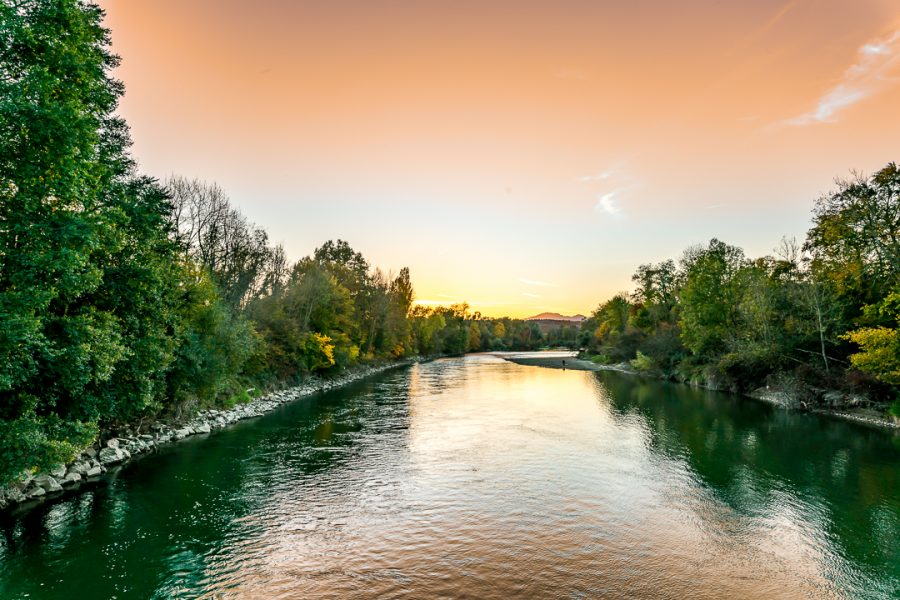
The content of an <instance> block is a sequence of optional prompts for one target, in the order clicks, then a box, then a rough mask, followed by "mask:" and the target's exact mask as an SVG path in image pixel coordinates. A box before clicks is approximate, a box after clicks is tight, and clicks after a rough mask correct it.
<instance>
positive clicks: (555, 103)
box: [102, 0, 900, 317]
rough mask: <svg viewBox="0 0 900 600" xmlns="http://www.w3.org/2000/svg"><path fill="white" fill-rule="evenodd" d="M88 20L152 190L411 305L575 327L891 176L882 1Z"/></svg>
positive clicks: (898, 15) (280, 8) (166, 4)
mask: <svg viewBox="0 0 900 600" xmlns="http://www.w3.org/2000/svg"><path fill="white" fill-rule="evenodd" d="M102 5H103V6H104V8H105V9H106V10H107V12H108V18H107V26H109V27H110V28H111V29H112V31H113V32H114V35H113V49H114V50H115V51H116V52H117V53H118V54H120V55H121V57H122V60H123V64H122V66H121V67H120V68H119V69H118V71H117V75H118V76H119V77H120V78H121V79H122V80H123V81H124V82H125V85H126V89H127V91H126V95H125V98H124V101H123V102H122V104H121V109H120V113H121V114H122V116H124V117H125V118H126V119H127V121H128V123H129V125H130V126H131V129H132V135H133V138H134V141H135V146H134V156H135V157H136V158H137V159H138V161H139V162H140V165H141V168H142V170H143V171H144V172H147V173H149V174H151V175H154V176H157V177H161V178H162V177H166V176H168V175H170V174H172V173H177V174H182V175H185V176H189V177H199V178H201V179H204V180H208V181H215V182H217V183H219V184H220V185H221V186H222V187H223V188H224V189H225V190H226V191H227V192H228V193H229V195H230V196H231V199H232V200H233V202H234V203H235V204H236V205H237V206H238V207H239V208H240V209H241V210H242V211H243V212H244V213H245V214H247V215H248V216H249V217H250V218H251V219H253V220H254V221H255V222H257V223H258V224H259V225H260V226H262V227H263V228H264V229H266V230H267V231H268V232H269V233H270V236H271V238H272V240H273V241H274V242H283V243H284V245H285V248H286V250H287V254H288V256H289V258H291V259H298V258H300V257H302V256H304V255H307V254H309V253H310V252H312V250H313V249H314V248H315V247H317V246H318V245H320V244H321V243H322V242H324V241H325V240H328V239H335V238H341V239H345V240H348V241H349V242H350V243H351V245H352V246H353V247H354V248H355V249H357V250H359V251H361V252H362V253H363V254H364V255H365V256H366V257H367V258H368V259H369V260H370V261H371V262H372V263H373V264H374V265H377V266H380V267H382V268H384V269H385V270H387V269H392V270H393V271H394V272H396V271H398V270H399V269H400V268H401V267H403V266H408V267H410V269H411V272H412V279H413V282H414V284H415V289H416V297H417V299H418V300H419V301H420V302H422V303H425V304H445V303H446V304H450V303H454V302H458V301H462V300H466V301H468V302H469V304H470V305H471V306H472V307H473V309H475V310H479V311H481V312H482V313H484V314H486V315H492V316H497V315H510V316H518V317H522V316H528V315H531V314H534V313H537V312H541V311H546V310H552V311H557V312H561V313H564V314H574V313H583V314H587V313H589V312H590V311H591V310H592V309H593V308H594V307H596V305H597V304H598V303H599V302H601V301H603V300H605V299H607V298H609V297H610V296H611V295H612V294H614V293H616V292H617V291H620V290H624V289H629V288H630V287H631V282H630V276H631V273H632V272H633V271H634V269H635V267H636V266H637V265H638V264H640V263H642V262H648V261H656V260H659V259H661V258H665V257H672V258H677V256H678V254H679V253H680V252H681V250H682V249H683V248H685V247H686V246H687V245H689V244H693V243H698V242H705V241H708V240H709V239H710V238H711V237H713V236H717V237H720V238H722V239H724V240H726V241H727V242H729V243H732V244H736V245H740V246H742V247H743V248H745V249H746V250H747V253H748V254H749V255H762V254H767V253H770V252H771V251H772V249H773V248H774V247H775V246H776V244H777V243H778V241H779V239H780V238H781V237H782V236H785V235H788V236H797V237H799V238H802V236H803V234H804V232H805V231H806V229H807V228H808V226H809V218H810V209H811V206H812V201H813V200H814V199H815V198H816V197H817V196H819V195H820V194H822V193H823V192H826V191H827V189H828V188H827V182H829V181H831V180H832V179H833V178H834V177H836V176H845V175H847V174H848V173H849V171H850V170H851V169H857V170H860V171H862V172H863V173H871V172H872V171H874V170H876V169H878V168H880V167H882V166H883V165H884V164H886V163H887V162H889V161H892V160H897V158H898V156H900V119H898V118H897V107H900V85H898V81H900V7H898V4H897V3H896V2H895V1H893V0H890V1H888V0H860V1H859V2H853V3H850V2H846V1H838V0H817V1H812V0H806V1H802V0H790V1H787V2H785V1H784V0H777V1H775V0H760V1H756V2H745V3H740V4H738V3H721V2H710V1H698V0H687V1H684V2H679V3H673V2H664V1H662V0H646V1H640V2H628V3H623V2H611V1H610V2H583V1H568V0H567V1H559V2H545V3H539V2H512V1H491V2H455V3H438V2H430V1H429V2H400V1H377V2H348V1H332V2H321V3H313V2H292V1H286V0H285V1H274V0H266V1H260V2H253V3H247V2H237V1H234V0H216V1H212V0H203V1H201V0H196V1H192V2H175V1H172V0H154V1H153V2H122V1H115V0H106V1H105V2H102Z"/></svg>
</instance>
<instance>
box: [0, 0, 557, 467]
mask: <svg viewBox="0 0 900 600" xmlns="http://www.w3.org/2000/svg"><path fill="white" fill-rule="evenodd" d="M103 16H104V15H103V11H102V10H101V9H100V8H98V7H97V6H96V5H94V4H92V3H89V2H82V1H78V0H20V1H17V2H3V3H0V482H3V481H8V480H10V479H11V478H13V477H15V476H17V475H18V474H19V473H20V472H21V471H22V470H23V469H46V468H49V467H52V466H53V465H56V464H58V463H63V462H66V461H67V460H69V459H71V458H72V457H74V456H75V455H76V454H77V453H78V452H79V451H80V450H81V449H82V448H84V447H85V446H86V445H88V444H90V443H92V442H93V441H94V440H95V439H96V437H97V436H98V434H99V432H100V431H101V430H103V429H105V428H115V427H118V426H121V425H123V424H140V423H142V422H144V421H145V420H147V419H150V418H155V417H160V416H172V417H186V416H189V415H190V414H191V413H192V412H194V411H196V410H198V409H201V408H205V407H211V406H230V405H233V404H234V403H235V402H246V401H248V400H249V399H250V396H251V394H252V393H254V390H260V389H265V388H270V387H274V386H278V385H285V384H289V383H292V382H296V381H298V380H300V379H302V378H304V377H306V376H308V375H309V374H312V373H323V374H327V373H330V372H333V371H339V370H342V369H346V368H348V367H351V366H353V365H355V364H357V363H361V362H369V361H378V360H390V359H399V358H405V357H411V356H420V355H422V356H426V355H436V354H455V353H462V352H466V351H471V350H481V349H492V348H522V349H530V348H534V347H537V346H538V345H539V344H540V343H541V336H540V332H538V331H536V328H534V327H531V326H530V325H529V324H527V323H525V322H523V321H517V320H511V319H497V320H493V319H485V318H482V317H481V315H479V314H477V313H471V311H469V308H468V306H466V305H465V304H460V305H455V306H452V307H438V308H434V309H429V308H424V307H421V306H414V305H413V299H414V291H413V285H412V281H411V279H410V273H409V270H408V269H405V268H404V269H401V270H400V271H399V273H397V274H390V273H385V272H383V271H381V270H379V269H374V268H372V266H371V265H370V264H369V263H368V262H367V261H366V259H365V258H364V257H363V256H362V255H361V254H360V253H359V252H356V251H354V250H353V249H352V248H351V247H350V245H349V244H348V243H346V242H344V241H341V240H338V241H328V242H326V243H325V244H323V245H322V246H320V247H319V248H318V249H316V250H315V252H314V253H313V254H312V256H308V257H306V258H303V259H301V260H299V261H296V262H293V263H292V262H291V261H289V260H288V258H287V256H286V255H285V252H284V249H283V248H282V247H281V246H279V245H273V244H272V243H271V242H270V240H269V238H268V235H267V234H266V232H265V231H264V230H263V229H261V228H260V227H258V226H256V225H255V224H253V223H252V222H250V221H249V220H248V219H247V218H246V217H245V216H244V215H243V214H241V212H240V211H239V210H238V209H237V208H236V207H235V206H234V205H233V204H232V203H231V202H230V201H229V199H228V197H227V195H226V194H225V192H224V191H223V190H222V189H221V188H220V187H219V186H217V185H215V184H208V183H204V182H201V181H197V180H192V179H188V178H184V177H171V178H170V179H168V180H167V181H164V182H160V181H157V180H156V179H153V178H151V177H147V176H145V175H142V174H141V173H140V172H139V171H138V169H137V166H136V164H135V161H134V160H133V159H132V157H131V156H130V154H129V146H130V144H131V142H130V137H129V131H128V127H127V125H126V123H125V122H124V121H123V120H122V119H121V118H119V117H117V116H116V115H115V110H116V107H117V104H118V101H119V99H120V97H121V95H122V93H123V86H122V83H121V82H120V81H117V80H116V79H114V78H113V77H112V76H111V71H112V70H113V69H114V68H115V67H116V66H117V65H118V63H119V59H118V57H116V56H115V55H114V54H112V53H111V51H110V32H109V31H108V30H107V29H106V28H104V26H103Z"/></svg>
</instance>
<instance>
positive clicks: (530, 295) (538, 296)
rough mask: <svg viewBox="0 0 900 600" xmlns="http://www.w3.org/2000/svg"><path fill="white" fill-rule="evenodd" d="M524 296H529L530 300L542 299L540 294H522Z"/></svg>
mask: <svg viewBox="0 0 900 600" xmlns="http://www.w3.org/2000/svg"><path fill="white" fill-rule="evenodd" d="M522 295H523V296H528V297H529V298H542V296H541V295H540V294H532V293H530V292H522Z"/></svg>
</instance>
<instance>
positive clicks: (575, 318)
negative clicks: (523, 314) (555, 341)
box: [525, 312, 587, 323]
mask: <svg viewBox="0 0 900 600" xmlns="http://www.w3.org/2000/svg"><path fill="white" fill-rule="evenodd" d="M586 319H587V317H585V316H584V315H572V316H571V317H566V316H564V315H561V314H559V313H554V312H544V313H541V314H539V315H534V316H533V317H528V318H526V319H525V320H526V321H565V322H566V323H582V322H583V321H585V320H586Z"/></svg>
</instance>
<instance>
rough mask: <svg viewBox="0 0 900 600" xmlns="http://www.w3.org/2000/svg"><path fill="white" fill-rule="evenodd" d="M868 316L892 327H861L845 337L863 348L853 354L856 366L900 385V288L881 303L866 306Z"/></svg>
mask: <svg viewBox="0 0 900 600" xmlns="http://www.w3.org/2000/svg"><path fill="white" fill-rule="evenodd" d="M866 312H867V313H869V316H871V317H874V318H881V319H885V320H889V321H891V322H892V326H891V327H885V326H879V327H862V328H859V329H856V330H854V331H851V332H849V333H848V334H847V335H846V336H845V337H846V339H848V340H850V341H851V342H853V343H854V344H856V345H857V346H859V348H860V351H859V352H857V353H856V354H853V355H851V356H850V361H851V363H852V364H853V366H854V367H856V368H857V369H859V370H861V371H865V372H867V373H871V374H872V375H874V376H875V377H876V378H877V379H879V380H881V381H883V382H885V383H888V384H892V385H900V291H897V292H893V293H891V294H889V295H888V296H887V297H886V298H885V299H884V300H883V301H882V302H881V303H880V304H879V305H877V306H869V307H867V308H866Z"/></svg>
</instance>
